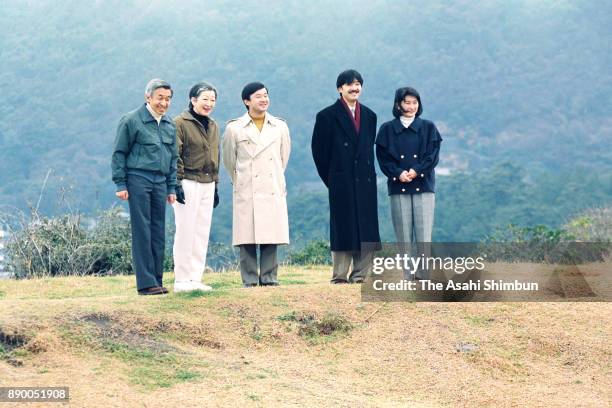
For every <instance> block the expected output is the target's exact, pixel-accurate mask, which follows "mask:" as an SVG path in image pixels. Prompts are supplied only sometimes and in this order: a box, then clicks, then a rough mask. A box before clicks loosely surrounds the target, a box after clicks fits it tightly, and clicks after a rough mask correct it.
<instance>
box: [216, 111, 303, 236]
mask: <svg viewBox="0 0 612 408" xmlns="http://www.w3.org/2000/svg"><path fill="white" fill-rule="evenodd" d="M221 151H222V156H223V164H224V166H225V168H226V170H227V172H228V173H229V175H230V177H231V179H232V184H233V192H234V193H233V219H232V221H233V222H232V245H242V244H288V243H289V217H288V215H287V186H286V183H285V168H286V167H287V161H288V160H289V153H290V151H291V140H290V138H289V128H288V127H287V124H286V123H285V121H284V120H282V119H279V118H276V117H274V116H272V115H270V114H269V113H266V117H265V120H264V125H263V128H262V130H261V132H259V130H258V129H257V126H255V124H254V123H253V121H252V120H251V118H250V116H249V115H248V113H245V114H244V116H241V117H240V118H238V119H234V120H230V121H229V122H228V123H227V126H226V128H225V132H224V134H223V142H222V149H221Z"/></svg>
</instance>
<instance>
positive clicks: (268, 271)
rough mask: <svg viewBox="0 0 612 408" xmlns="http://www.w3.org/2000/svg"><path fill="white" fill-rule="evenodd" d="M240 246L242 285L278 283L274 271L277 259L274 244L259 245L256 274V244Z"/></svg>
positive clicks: (276, 266) (276, 267)
mask: <svg viewBox="0 0 612 408" xmlns="http://www.w3.org/2000/svg"><path fill="white" fill-rule="evenodd" d="M239 246H240V276H241V277H242V283H243V284H244V285H249V286H250V285H257V284H260V285H269V284H275V283H278V280H277V278H276V273H277V271H278V260H277V258H276V247H277V245H276V244H261V245H259V250H260V256H259V269H260V271H261V273H260V274H259V275H258V274H257V244H245V245H239Z"/></svg>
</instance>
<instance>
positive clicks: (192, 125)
mask: <svg viewBox="0 0 612 408" xmlns="http://www.w3.org/2000/svg"><path fill="white" fill-rule="evenodd" d="M216 100H217V90H216V89H215V88H214V87H213V86H212V85H210V84H207V83H206V82H199V83H197V84H195V85H194V86H193V87H192V88H191V90H190V91H189V108H188V109H186V110H185V111H183V113H181V114H180V115H179V116H178V117H176V118H175V119H174V122H175V124H176V139H177V140H176V142H177V143H176V144H177V149H178V155H179V158H178V163H177V179H178V183H179V186H178V187H177V202H176V203H175V204H174V206H173V207H174V219H175V223H176V234H175V236H174V248H173V255H174V273H175V280H174V291H175V292H182V291H190V290H197V289H199V290H211V289H212V288H211V287H210V286H208V285H204V284H202V274H203V272H204V268H205V267H206V251H207V250H208V238H209V235H210V226H211V222H212V211H213V207H216V206H217V204H218V203H219V196H218V193H217V182H218V181H219V157H220V155H219V127H218V126H217V122H215V120H214V119H213V118H211V117H210V114H211V112H212V111H213V109H214V107H215V103H216Z"/></svg>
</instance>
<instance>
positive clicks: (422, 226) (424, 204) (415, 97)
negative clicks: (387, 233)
mask: <svg viewBox="0 0 612 408" xmlns="http://www.w3.org/2000/svg"><path fill="white" fill-rule="evenodd" d="M422 112H423V105H422V103H421V97H420V95H419V93H418V92H417V91H416V90H415V89H414V88H410V87H405V88H400V89H398V90H397V91H396V92H395V100H394V102H393V116H395V119H393V120H391V121H389V122H385V123H383V125H382V126H381V127H380V129H379V131H378V135H377V137H376V157H377V159H378V163H379V165H380V168H381V170H382V171H383V173H384V174H385V175H386V176H387V188H388V191H389V199H390V201H391V219H392V222H393V229H394V230H395V236H396V238H397V241H398V242H400V243H412V242H431V233H432V229H433V221H434V207H435V195H434V190H435V182H436V179H435V170H434V169H435V167H436V165H437V164H438V156H439V153H440V143H441V142H442V138H441V137H440V133H439V132H438V129H437V128H436V125H434V123H433V122H431V121H429V120H426V119H421V117H420V116H421V113H422ZM417 277H419V276H418V272H417Z"/></svg>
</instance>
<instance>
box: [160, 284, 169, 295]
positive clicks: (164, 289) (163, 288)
mask: <svg viewBox="0 0 612 408" xmlns="http://www.w3.org/2000/svg"><path fill="white" fill-rule="evenodd" d="M160 287H161V290H162V292H164V295H165V294H166V293H168V292H169V291H168V289H166V288H165V287H164V286H160Z"/></svg>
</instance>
